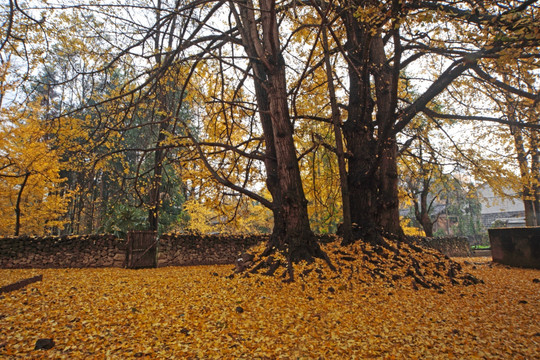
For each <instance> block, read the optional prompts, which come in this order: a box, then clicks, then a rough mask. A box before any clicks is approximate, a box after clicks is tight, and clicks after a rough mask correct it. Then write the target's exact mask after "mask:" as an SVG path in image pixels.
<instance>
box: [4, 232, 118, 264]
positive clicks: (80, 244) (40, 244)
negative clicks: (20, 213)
mask: <svg viewBox="0 0 540 360" xmlns="http://www.w3.org/2000/svg"><path fill="white" fill-rule="evenodd" d="M125 253H126V251H125V242H124V241H123V240H118V239H117V238H116V237H114V236H112V235H82V236H61V237H53V236H51V237H33V236H32V237H29V236H21V237H9V238H3V239H0V268H83V267H109V266H123V264H124V260H125Z"/></svg>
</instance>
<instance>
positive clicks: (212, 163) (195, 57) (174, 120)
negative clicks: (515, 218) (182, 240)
mask: <svg viewBox="0 0 540 360" xmlns="http://www.w3.org/2000/svg"><path fill="white" fill-rule="evenodd" d="M536 3H537V2H536V1H460V2H455V1H416V0H415V1H406V0H389V1H369V0H368V1H360V0H357V1H328V2H321V1H317V0H311V1H272V0H260V1H258V2H254V1H252V0H241V1H211V0H199V1H188V0H186V1H180V0H153V1H151V0H130V1H114V0H113V1H110V2H108V3H106V4H102V3H101V2H92V1H89V2H80V1H67V0H66V1H64V0H60V1H57V2H52V1H38V0H36V1H28V2H24V1H13V0H10V1H7V2H3V3H2V4H1V5H0V13H1V15H0V16H1V18H0V21H1V23H2V26H1V30H0V41H1V43H0V214H1V219H2V220H1V222H0V234H2V235H4V236H6V235H22V234H85V233H104V232H106V233H110V232H113V233H117V234H123V233H125V232H126V231H127V230H142V229H150V230H157V231H159V232H167V231H195V232H201V233H224V232H229V233H230V232H241V233H252V232H266V233H273V235H274V238H275V239H277V240H276V241H277V244H283V243H285V244H287V245H288V246H291V248H293V249H294V248H298V247H299V246H300V247H302V246H304V247H305V246H306V244H309V241H310V240H309V238H310V237H311V235H310V234H311V232H312V231H314V232H316V233H327V232H335V231H336V230H337V227H338V224H340V223H342V224H343V227H342V229H341V231H342V234H343V236H344V238H345V239H346V240H347V239H348V241H352V240H353V238H355V237H358V236H359V235H361V236H363V237H370V236H374V235H373V234H374V233H381V232H389V233H394V234H396V233H397V234H399V233H402V231H403V229H405V230H406V232H411V231H412V232H424V233H425V234H426V235H428V236H431V235H433V223H434V222H435V221H436V216H437V214H436V213H435V211H434V207H435V205H436V204H437V203H445V204H446V209H447V211H450V212H452V215H455V216H461V217H462V218H463V219H464V220H462V221H459V222H458V224H459V226H461V227H463V228H462V229H461V230H459V231H461V232H462V233H464V234H465V233H467V232H468V231H476V230H477V228H478V227H479V226H480V225H479V224H478V220H479V219H478V218H477V214H478V211H479V207H478V206H479V205H478V199H477V198H476V196H477V195H476V191H475V189H476V188H477V187H478V185H479V184H483V183H487V184H489V186H490V187H491V188H492V189H493V190H494V191H495V192H496V193H497V194H498V195H501V196H504V195H505V193H508V191H509V189H510V190H511V192H512V193H519V194H521V195H522V201H524V204H525V210H526V221H527V225H537V224H538V223H539V220H540V186H539V176H540V171H539V167H540V153H539V151H540V150H539V147H538V141H539V139H538V129H539V127H540V124H539V106H540V105H539V99H540V92H539V85H540V83H539V67H538V65H539V60H540V55H539V54H540V52H539V49H540V47H539V44H540V19H539V16H540V9H539V6H538V5H537V4H536ZM400 208H402V209H403V208H409V209H411V211H410V213H409V214H408V217H406V218H403V216H402V217H400V216H399V209H400ZM475 214H476V218H475ZM465 226H467V227H468V228H467V229H466V228H465ZM412 227H415V228H417V229H416V230H414V229H413V228H412ZM471 229H472V230H471ZM292 238H295V239H296V238H298V239H302V241H301V242H295V241H296V240H291V239H292ZM310 246H311V245H307V248H310ZM312 254H315V255H317V253H316V251H315V252H314V253H313V252H312Z"/></svg>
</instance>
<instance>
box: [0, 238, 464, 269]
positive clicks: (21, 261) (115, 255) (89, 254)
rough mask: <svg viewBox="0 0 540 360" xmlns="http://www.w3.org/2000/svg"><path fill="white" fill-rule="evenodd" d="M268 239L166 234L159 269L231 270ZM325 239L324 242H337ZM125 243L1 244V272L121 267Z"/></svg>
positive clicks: (447, 247)
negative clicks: (220, 266) (229, 267)
mask: <svg viewBox="0 0 540 360" xmlns="http://www.w3.org/2000/svg"><path fill="white" fill-rule="evenodd" d="M267 239H268V236H265V235H245V236H242V235H237V236H219V235H213V236H201V235H188V234H182V235H175V234H165V235H162V236H161V237H160V241H159V245H158V261H157V264H158V266H159V267H162V266H183V265H213V264H233V263H234V262H235V260H236V259H237V257H238V256H239V255H240V254H241V253H243V252H244V251H246V250H247V249H248V248H250V247H251V246H253V245H256V244H258V243H260V242H261V241H266V240H267ZM336 239H337V237H336V236H335V235H323V236H320V237H319V241H320V242H331V241H335V240H336ZM414 241H416V242H417V243H418V244H419V245H421V246H425V247H430V248H435V249H437V250H439V251H441V252H442V253H443V254H445V255H448V256H470V247H469V242H468V241H467V239H466V238H421V237H416V238H414ZM125 262H126V241H124V240H121V239H117V238H116V237H114V236H112V235H81V236H62V237H27V236H22V237H9V238H0V268H4V269H7V268H83V267H123V266H125V265H126V264H125Z"/></svg>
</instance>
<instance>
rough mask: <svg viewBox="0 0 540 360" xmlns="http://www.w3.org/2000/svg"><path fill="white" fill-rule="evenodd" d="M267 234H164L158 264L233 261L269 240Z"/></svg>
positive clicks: (210, 263) (203, 263) (159, 249)
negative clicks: (254, 246)
mask: <svg viewBox="0 0 540 360" xmlns="http://www.w3.org/2000/svg"><path fill="white" fill-rule="evenodd" d="M267 239H268V237H267V236H264V235H245V236H243V235H238V236H216V235H212V236H201V235H168V234H165V235H162V236H161V237H160V241H159V247H158V266H159V267H161V266H182V265H214V264H233V263H234V262H235V260H236V259H237V257H238V255H240V254H241V253H242V252H244V251H246V250H247V249H248V248H250V247H251V246H253V245H256V244H258V243H259V242H261V241H264V240H267Z"/></svg>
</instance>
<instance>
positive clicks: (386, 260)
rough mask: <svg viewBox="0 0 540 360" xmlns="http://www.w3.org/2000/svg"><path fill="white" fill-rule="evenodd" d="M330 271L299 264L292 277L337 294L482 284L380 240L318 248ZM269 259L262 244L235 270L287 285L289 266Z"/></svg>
mask: <svg viewBox="0 0 540 360" xmlns="http://www.w3.org/2000/svg"><path fill="white" fill-rule="evenodd" d="M321 248H322V250H323V251H324V252H325V253H326V254H327V255H328V259H329V260H330V262H331V264H333V266H334V267H335V270H334V269H331V267H330V266H329V265H328V263H327V261H326V260H323V259H319V258H316V259H314V261H311V262H308V261H301V262H300V263H298V264H294V273H295V277H296V278H297V279H299V280H300V281H301V282H313V281H315V282H320V283H329V285H331V286H332V288H333V286H336V287H338V288H340V289H346V288H348V287H350V286H352V285H353V284H374V283H378V284H379V285H384V286H387V287H401V288H412V289H416V290H417V289H419V288H420V287H422V288H426V289H436V290H439V291H441V292H442V291H444V290H443V288H444V287H445V286H448V285H475V284H479V283H483V281H482V280H480V279H478V278H476V277H475V276H473V275H471V274H469V273H467V272H465V271H464V269H463V267H462V266H461V264H459V263H458V262H456V261H453V260H451V259H450V258H449V257H448V256H445V255H443V254H442V253H440V252H439V251H437V250H434V249H430V248H424V247H421V246H419V245H417V244H416V243H415V241H414V240H407V241H400V240H395V239H391V238H383V239H381V241H378V242H377V243H369V242H364V241H360V240H359V241H356V242H354V243H353V244H350V245H346V246H342V245H340V244H339V243H338V242H337V241H332V242H328V243H324V244H321ZM265 253H268V251H267V249H266V248H265V245H264V244H259V245H257V246H254V247H252V248H251V249H250V250H249V251H248V252H246V253H244V254H242V255H241V257H240V258H239V259H238V261H237V263H236V267H235V272H236V273H241V274H242V275H243V276H246V277H249V276H263V277H265V276H274V275H277V276H281V277H282V278H283V279H284V280H289V278H288V275H289V274H290V272H289V266H291V265H290V264H289V263H288V261H287V258H286V255H285V254H284V253H282V252H277V251H276V252H273V253H272V254H271V255H265Z"/></svg>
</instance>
